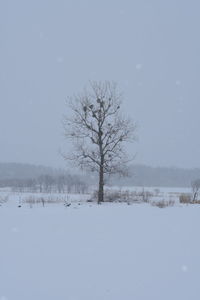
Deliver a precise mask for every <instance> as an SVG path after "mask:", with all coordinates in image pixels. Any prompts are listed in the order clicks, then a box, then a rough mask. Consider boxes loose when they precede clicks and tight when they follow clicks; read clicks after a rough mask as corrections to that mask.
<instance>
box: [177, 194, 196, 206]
mask: <svg viewBox="0 0 200 300" xmlns="http://www.w3.org/2000/svg"><path fill="white" fill-rule="evenodd" d="M179 202H180V203H182V204H188V203H193V202H192V197H191V195H189V194H181V195H180V196H179Z"/></svg>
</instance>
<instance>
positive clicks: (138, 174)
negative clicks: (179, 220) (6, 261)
mask: <svg viewBox="0 0 200 300" xmlns="http://www.w3.org/2000/svg"><path fill="white" fill-rule="evenodd" d="M129 173H130V174H129V175H130V176H128V177H123V178H119V177H117V176H114V177H111V178H109V179H108V180H106V182H105V183H106V184H112V185H127V186H144V187H145V186H157V187H159V186H160V187H161V186H163V187H190V186H191V182H192V181H194V180H196V179H198V178H200V169H181V168H165V167H164V168H162V167H159V168H155V167H149V166H145V165H133V166H130V172H129ZM63 182H64V183H63ZM94 184H96V177H95V176H93V175H91V174H85V175H83V174H82V175H74V174H72V172H71V171H69V170H68V171H65V170H60V169H53V168H48V167H43V166H34V165H29V164H18V163H0V186H1V187H2V186H5V187H6V186H10V187H13V188H15V189H21V190H26V188H28V189H29V190H30V189H32V190H36V191H48V190H50V191H51V190H52V191H53V190H56V191H58V192H59V191H60V192H63V191H69V190H70V188H71V190H73V191H80V190H81V189H84V185H85V186H89V185H94ZM63 186H64V187H63ZM81 186H82V187H81Z"/></svg>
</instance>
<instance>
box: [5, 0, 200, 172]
mask: <svg viewBox="0 0 200 300" xmlns="http://www.w3.org/2000/svg"><path fill="white" fill-rule="evenodd" d="M199 10H200V3H199V1H197V0H192V1H190V2H188V1H185V0H175V1H174V0H173V1H172V0H169V1H157V0H148V1H147V0H146V1H145V0H143V1H139V0H138V1H131V0H125V1H119V0H117V1H116V0H110V1H106V0H102V1H94V0H84V1H82V0H76V1H72V0H68V1H64V0H59V1H53V0H42V1H26V0H18V1H14V0H11V1H6V0H2V1H1V2H0V42H1V47H0V65H1V68H0V86H1V88H0V145H1V147H0V161H1V162H22V163H33V164H44V165H49V166H54V167H62V166H63V165H64V162H63V160H62V158H61V156H60V155H59V151H60V150H62V151H65V150H67V149H68V148H69V144H68V143H67V142H66V141H65V140H64V137H63V129H62V125H61V120H62V115H63V113H65V112H66V111H67V110H68V107H67V106H65V99H66V98H67V96H70V95H73V94H74V93H77V92H79V91H81V90H82V88H83V87H84V86H85V85H87V84H88V80H105V79H108V80H114V81H116V82H117V83H118V85H119V87H120V89H121V90H122V92H123V94H124V105H123V109H124V112H125V113H126V114H127V115H130V116H131V117H132V118H133V119H134V120H135V121H136V122H137V123H138V137H139V140H138V142H137V143H134V144H131V145H130V146H128V151H129V152H130V153H133V154H136V158H135V163H142V164H147V165H152V166H168V167H169V166H178V167H183V168H195V167H200V163H199V148H200V139H199V138H198V135H199V126H200V119H199V108H200V104H199V96H200V91H199V82H198V81H199V78H200V68H199V65H200V57H199V49H200V41H199V39H198V36H199V27H200V19H199Z"/></svg>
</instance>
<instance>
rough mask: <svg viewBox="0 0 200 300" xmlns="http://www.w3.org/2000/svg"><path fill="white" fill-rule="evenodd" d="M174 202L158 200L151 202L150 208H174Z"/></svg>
mask: <svg viewBox="0 0 200 300" xmlns="http://www.w3.org/2000/svg"><path fill="white" fill-rule="evenodd" d="M174 204H175V201H174V200H168V201H166V200H164V199H163V200H160V201H153V202H151V205H152V206H157V207H159V208H165V207H169V206H174Z"/></svg>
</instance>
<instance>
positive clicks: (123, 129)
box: [64, 81, 136, 203]
mask: <svg viewBox="0 0 200 300" xmlns="http://www.w3.org/2000/svg"><path fill="white" fill-rule="evenodd" d="M67 104H68V108H70V109H71V116H69V117H68V116H65V118H64V131H65V136H66V138H68V139H70V140H71V141H72V142H73V145H74V150H73V153H72V154H69V155H65V158H66V159H70V160H72V161H73V162H74V163H76V164H77V165H78V166H79V167H81V168H86V169H89V170H90V171H97V172H98V174H99V189H98V203H101V202H103V201H104V175H105V174H109V175H110V174H113V173H119V172H120V173H125V170H126V163H127V162H128V161H129V160H130V159H129V158H128V156H127V154H126V152H125V150H124V147H123V144H124V143H125V142H127V141H133V140H134V139H135V130H136V125H135V124H134V123H133V122H132V121H131V120H130V119H128V118H125V117H123V116H122V114H121V113H120V110H121V94H120V93H119V92H118V91H117V86H116V84H115V83H111V82H108V81H105V82H91V83H90V89H89V90H87V89H86V90H84V92H83V93H81V94H80V95H77V96H73V97H72V98H70V99H69V101H68V103H67Z"/></svg>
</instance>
